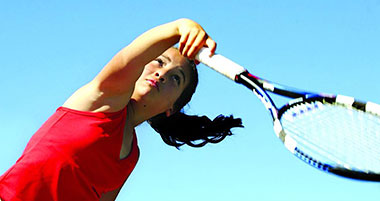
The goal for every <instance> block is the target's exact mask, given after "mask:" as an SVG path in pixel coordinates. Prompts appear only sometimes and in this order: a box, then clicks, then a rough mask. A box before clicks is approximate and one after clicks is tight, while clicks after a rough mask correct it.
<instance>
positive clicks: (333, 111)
mask: <svg viewBox="0 0 380 201" xmlns="http://www.w3.org/2000/svg"><path fill="white" fill-rule="evenodd" d="M281 123H282V126H283V128H284V131H285V133H286V134H288V135H290V136H291V137H292V138H293V139H294V140H295V141H297V147H298V148H299V149H300V150H302V151H303V152H304V153H306V154H308V155H309V156H312V157H313V158H314V159H317V160H318V161H321V162H322V163H325V164H334V165H339V166H343V167H344V168H347V169H352V170H355V169H358V170H362V171H371V172H377V173H380V118H379V117H378V116H376V115H372V114H369V113H366V112H363V111H359V110H356V109H353V108H347V107H344V106H341V105H333V104H328V103H325V104H322V103H321V102H314V103H304V104H300V105H297V106H295V107H292V108H290V109H288V110H287V111H286V112H285V113H284V114H283V116H282V117H281Z"/></svg>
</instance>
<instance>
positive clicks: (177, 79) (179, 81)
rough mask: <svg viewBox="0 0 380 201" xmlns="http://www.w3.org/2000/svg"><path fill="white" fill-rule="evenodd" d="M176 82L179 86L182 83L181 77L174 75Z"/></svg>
mask: <svg viewBox="0 0 380 201" xmlns="http://www.w3.org/2000/svg"><path fill="white" fill-rule="evenodd" d="M173 79H174V81H175V82H176V83H177V85H179V84H180V83H181V77H180V76H179V75H173Z"/></svg>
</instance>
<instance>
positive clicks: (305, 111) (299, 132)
mask: <svg viewBox="0 0 380 201" xmlns="http://www.w3.org/2000/svg"><path fill="white" fill-rule="evenodd" d="M209 55H210V51H209V49H207V48H203V49H201V50H200V51H199V53H198V54H197V56H196V60H198V61H200V62H202V63H203V64H205V65H206V66H209V67H211V68H212V69H214V70H216V71H217V72H219V73H221V74H223V75H225V76H226V77H228V78H229V79H231V80H233V81H235V82H237V83H240V84H243V85H244V86H246V87H247V88H249V89H251V90H253V92H254V93H255V94H256V95H257V97H258V98H259V99H260V100H261V102H262V103H263V104H264V106H265V107H266V109H267V110H268V111H269V113H270V114H271V116H272V118H273V126H274V131H275V133H276V135H277V137H278V138H280V140H281V141H282V142H283V144H284V145H285V147H286V148H287V149H288V150H289V151H290V152H291V153H293V154H294V155H295V156H297V157H298V158H300V159H301V160H303V161H305V162H306V163H308V164H309V165H311V166H314V167H316V168H318V169H319V170H322V171H325V172H329V173H333V174H336V175H340V176H344V177H348V178H353V179H359V180H369V181H380V105H378V104H375V103H372V102H367V103H364V102H359V101H357V100H355V99H354V98H352V97H347V96H342V95H325V94H316V93H311V92H306V91H302V90H295V89H293V88H289V87H286V86H283V85H280V84H275V83H273V82H270V81H268V80H264V79H262V78H259V77H257V76H254V75H252V74H250V73H249V72H248V71H247V70H246V69H245V68H243V67H242V66H240V65H238V64H236V63H234V62H233V61H231V60H229V59H227V58H225V57H224V56H222V55H220V54H215V55H213V56H212V57H209ZM267 92H271V93H274V94H277V95H281V96H285V97H289V98H293V99H292V100H291V101H290V102H289V103H287V104H285V105H284V106H282V107H281V108H278V107H276V105H275V104H274V102H273V100H272V99H271V97H270V96H269V95H268V94H267Z"/></svg>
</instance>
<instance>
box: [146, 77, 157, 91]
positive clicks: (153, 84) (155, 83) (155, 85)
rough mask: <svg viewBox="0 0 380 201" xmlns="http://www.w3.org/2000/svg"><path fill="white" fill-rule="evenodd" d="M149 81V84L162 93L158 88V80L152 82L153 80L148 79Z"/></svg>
mask: <svg viewBox="0 0 380 201" xmlns="http://www.w3.org/2000/svg"><path fill="white" fill-rule="evenodd" d="M147 81H148V82H149V84H150V85H151V86H153V87H154V88H156V89H157V90H158V91H160V89H159V88H158V83H157V81H156V80H152V79H147Z"/></svg>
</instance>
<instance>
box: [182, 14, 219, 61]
mask: <svg viewBox="0 0 380 201" xmlns="http://www.w3.org/2000/svg"><path fill="white" fill-rule="evenodd" d="M178 32H179V34H180V40H179V48H178V49H179V52H180V53H181V54H182V55H184V56H186V57H189V58H191V59H194V57H195V55H196V54H197V53H198V51H199V50H200V49H201V48H202V47H208V48H210V50H211V55H213V54H214V53H215V50H216V43H215V41H214V40H212V39H211V37H209V36H208V35H207V33H206V31H205V30H204V29H203V28H202V27H201V25H199V24H198V23H196V22H194V21H192V20H189V19H179V20H178ZM211 55H210V56H211Z"/></svg>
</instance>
